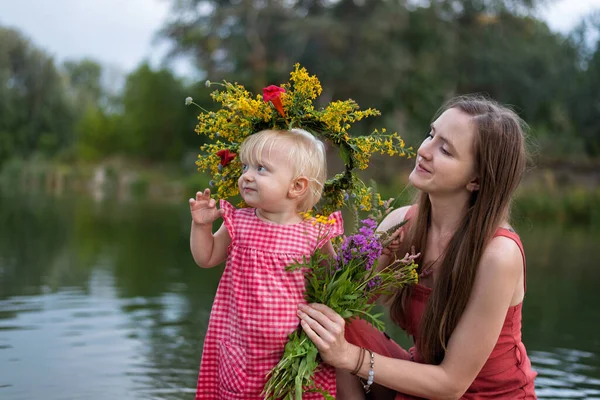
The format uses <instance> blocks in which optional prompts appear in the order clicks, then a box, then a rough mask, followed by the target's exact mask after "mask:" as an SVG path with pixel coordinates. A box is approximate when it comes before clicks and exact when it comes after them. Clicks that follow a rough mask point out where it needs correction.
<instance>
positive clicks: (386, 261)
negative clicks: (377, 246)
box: [377, 206, 410, 269]
mask: <svg viewBox="0 0 600 400" xmlns="http://www.w3.org/2000/svg"><path fill="white" fill-rule="evenodd" d="M409 209H410V206H404V207H400V208H397V209H395V210H394V211H392V212H391V213H389V214H388V215H387V216H386V217H385V218H384V219H383V221H381V224H379V226H378V227H377V230H378V231H379V232H385V231H387V230H388V229H390V228H391V227H393V226H394V225H398V224H399V223H400V222H402V221H404V217H405V216H406V213H407V212H408V210H409ZM400 229H401V228H400ZM394 235H396V239H395V240H394V241H392V243H390V245H389V246H388V247H386V248H385V249H383V252H382V253H381V256H379V258H378V259H377V268H378V269H383V268H385V267H387V266H388V265H390V263H391V262H392V261H393V260H394V257H395V255H394V252H395V250H396V249H397V245H398V244H399V242H401V241H402V238H401V237H400V235H401V233H400V232H399V231H396V232H395V233H394ZM403 256H404V254H402V255H401V256H400V258H402V257H403Z"/></svg>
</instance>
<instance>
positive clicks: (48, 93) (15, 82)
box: [0, 27, 74, 164]
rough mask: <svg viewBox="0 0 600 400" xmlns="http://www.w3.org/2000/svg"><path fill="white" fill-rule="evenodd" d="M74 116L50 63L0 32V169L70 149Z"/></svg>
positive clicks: (16, 36) (14, 34)
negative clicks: (17, 159)
mask: <svg viewBox="0 0 600 400" xmlns="http://www.w3.org/2000/svg"><path fill="white" fill-rule="evenodd" d="M73 123H74V113H73V110H72V108H71V107H70V103H69V101H68V98H67V96H66V85H65V81H64V79H63V77H62V76H61V74H60V73H59V71H58V70H57V69H56V66H55V64H54V61H53V60H52V58H50V57H49V56H47V55H46V54H45V53H44V52H43V51H41V50H39V49H37V48H35V47H34V46H33V45H31V44H30V42H29V41H28V40H27V39H26V38H25V37H24V36H22V35H21V34H20V33H19V32H18V31H16V30H14V29H8V28H2V27H0V164H1V163H2V162H3V161H5V160H6V158H8V157H9V156H12V155H15V156H18V157H27V156H29V155H31V153H33V152H42V153H46V154H48V155H52V154H55V153H56V152H57V151H58V150H59V149H61V148H64V147H67V146H68V145H69V144H70V143H72V140H73V135H72V131H73V129H72V127H73Z"/></svg>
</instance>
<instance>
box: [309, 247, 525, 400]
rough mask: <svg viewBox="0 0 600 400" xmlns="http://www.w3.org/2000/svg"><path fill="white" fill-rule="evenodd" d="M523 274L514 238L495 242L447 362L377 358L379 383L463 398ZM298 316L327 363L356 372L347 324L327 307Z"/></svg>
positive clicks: (425, 394)
mask: <svg viewBox="0 0 600 400" xmlns="http://www.w3.org/2000/svg"><path fill="white" fill-rule="evenodd" d="M522 273H523V258H522V256H521V252H520V250H519V248H518V246H517V245H516V244H515V243H514V242H513V241H512V240H510V239H506V238H503V237H497V238H494V239H493V240H492V241H491V243H490V245H488V247H487V248H486V250H485V252H484V254H483V257H482V260H481V262H480V265H479V269H478V272H477V277H476V279H475V284H474V287H473V291H472V293H471V297H470V299H469V302H468V304H467V307H466V309H465V311H464V313H463V315H462V317H461V319H460V322H459V323H458V325H457V327H456V329H455V330H454V332H453V333H452V336H451V338H450V340H449V342H448V348H447V351H446V356H445V358H444V360H443V361H442V363H441V364H440V365H428V364H420V363H417V362H411V361H404V360H398V359H392V358H387V357H383V356H380V355H375V366H374V371H375V382H377V383H379V384H380V385H382V386H385V387H388V388H391V389H394V390H396V391H398V392H401V393H406V394H410V395H415V396H419V397H425V398H429V399H458V398H460V397H461V396H462V395H463V393H464V392H465V391H466V390H467V389H468V388H469V386H470V385H471V383H472V382H473V380H475V378H476V376H477V374H478V373H479V371H480V370H481V368H482V367H483V365H484V364H485V362H486V361H487V359H488V357H489V355H490V354H491V352H492V350H493V348H494V346H495V345H496V342H497V341H498V337H499V335H500V330H501V329H502V325H503V323H504V320H505V318H506V312H507V310H508V307H509V306H510V305H511V300H512V298H513V293H514V292H515V289H516V287H517V285H518V284H519V278H520V276H521V274H522ZM298 315H299V316H300V318H301V320H302V322H301V323H302V327H303V329H304V330H305V331H306V333H307V335H308V336H309V337H310V339H311V340H312V341H313V342H314V343H315V345H316V346H317V348H318V349H319V352H320V354H321V356H322V357H323V360H324V361H325V362H326V363H328V364H330V365H333V366H334V367H336V368H340V369H344V370H347V371H351V370H352V369H353V368H354V366H355V365H356V362H357V359H358V356H359V350H360V349H359V348H358V347H356V346H354V345H351V344H349V343H348V342H346V340H345V339H344V320H343V319H342V318H341V317H340V316H339V315H338V314H336V313H335V312H333V310H331V309H330V308H328V307H326V306H324V305H322V304H316V305H310V306H308V307H307V306H300V311H299V312H298ZM365 359H366V357H365ZM368 373H369V362H366V361H365V362H364V363H363V365H362V367H361V368H360V370H359V373H358V375H359V376H361V377H363V378H367V377H368Z"/></svg>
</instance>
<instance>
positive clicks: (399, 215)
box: [379, 205, 415, 230]
mask: <svg viewBox="0 0 600 400" xmlns="http://www.w3.org/2000/svg"><path fill="white" fill-rule="evenodd" d="M414 213H415V211H414V209H413V206H412V205H408V206H404V207H400V208H396V209H394V210H392V211H391V212H390V213H389V214H388V215H387V216H386V217H385V218H384V219H383V221H381V225H379V229H380V230H387V229H389V228H391V227H393V226H394V225H398V224H399V223H400V222H402V221H404V220H405V219H407V218H411V216H412V215H414Z"/></svg>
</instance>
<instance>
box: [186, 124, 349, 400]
mask: <svg viewBox="0 0 600 400" xmlns="http://www.w3.org/2000/svg"><path fill="white" fill-rule="evenodd" d="M239 153H240V154H239V157H240V161H241V163H242V175H241V176H240V178H239V180H238V186H239V190H240V194H241V196H242V198H243V199H244V201H245V202H246V204H248V206H249V207H251V208H242V209H235V208H234V207H233V206H232V205H231V204H229V203H228V202H226V201H224V200H221V201H220V208H219V209H217V208H216V203H215V200H214V199H211V198H210V190H209V189H206V190H204V193H202V192H198V193H197V194H196V198H195V199H190V209H191V213H192V220H193V221H192V228H191V236H190V246H191V251H192V255H193V257H194V260H195V261H196V263H197V264H198V265H199V266H200V267H202V268H211V267H214V266H216V265H218V264H220V263H222V262H223V261H225V260H226V265H225V270H224V272H223V276H222V277H221V280H220V282H219V287H218V289H217V294H216V296H215V299H214V303H213V307H212V311H211V314H210V321H209V325H208V330H207V333H206V337H205V339H204V349H203V353H202V362H201V364H200V374H199V377H198V386H197V391H196V399H211V400H214V399H244V400H252V399H262V398H263V397H262V396H261V392H262V390H263V387H264V385H265V383H266V381H267V374H268V373H269V371H270V370H271V369H272V368H273V367H274V366H275V365H276V364H277V363H278V362H279V360H280V358H281V356H282V354H283V350H284V347H285V344H286V343H287V339H288V335H289V334H290V333H292V332H293V331H294V330H295V329H297V328H298V323H299V319H298V317H297V315H296V312H297V309H298V304H299V303H306V301H305V300H304V288H305V286H304V285H305V284H304V275H303V273H302V271H299V270H297V271H293V272H292V271H286V266H288V265H291V264H293V263H294V262H296V261H299V260H301V259H302V258H303V257H304V256H309V255H310V254H311V253H312V252H313V251H315V249H317V248H320V247H324V250H326V251H328V252H332V251H333V248H332V246H331V242H330V239H331V238H332V237H335V236H338V235H340V234H342V233H343V222H342V218H341V213H340V212H339V211H337V212H335V213H334V214H332V215H331V217H330V221H331V222H332V224H331V225H327V226H326V228H325V229H324V227H323V226H320V225H319V224H316V225H315V224H313V223H312V222H311V221H307V220H305V219H303V218H302V216H301V215H300V214H299V213H300V212H304V211H308V210H310V209H312V207H313V206H314V205H315V204H316V203H317V202H318V201H319V199H320V197H321V193H322V189H323V184H324V182H325V179H326V160H325V150H324V146H323V143H321V142H320V141H319V140H318V139H316V138H315V137H314V136H313V135H311V134H310V133H308V132H306V131H303V130H300V129H292V130H291V131H274V130H265V131H261V132H258V133H255V134H253V135H250V136H249V137H248V138H246V139H245V141H244V142H243V143H242V144H241V146H240V151H239ZM219 216H222V217H223V220H224V222H223V224H222V225H221V227H220V228H219V229H218V230H217V232H216V233H215V234H214V235H213V234H212V223H213V222H214V221H215V220H216V219H217V218H218V217H219ZM334 221H335V222H334ZM324 232H325V234H324ZM315 382H316V384H317V386H319V387H321V388H323V389H325V390H327V391H328V392H329V393H330V394H331V395H333V396H335V389H336V382H335V370H334V369H333V368H331V367H329V366H325V365H324V366H323V368H321V369H320V370H319V372H318V373H317V375H316V376H315ZM304 398H305V399H308V398H310V399H320V398H322V396H321V395H320V394H319V395H317V394H310V395H308V394H305V395H304Z"/></svg>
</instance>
